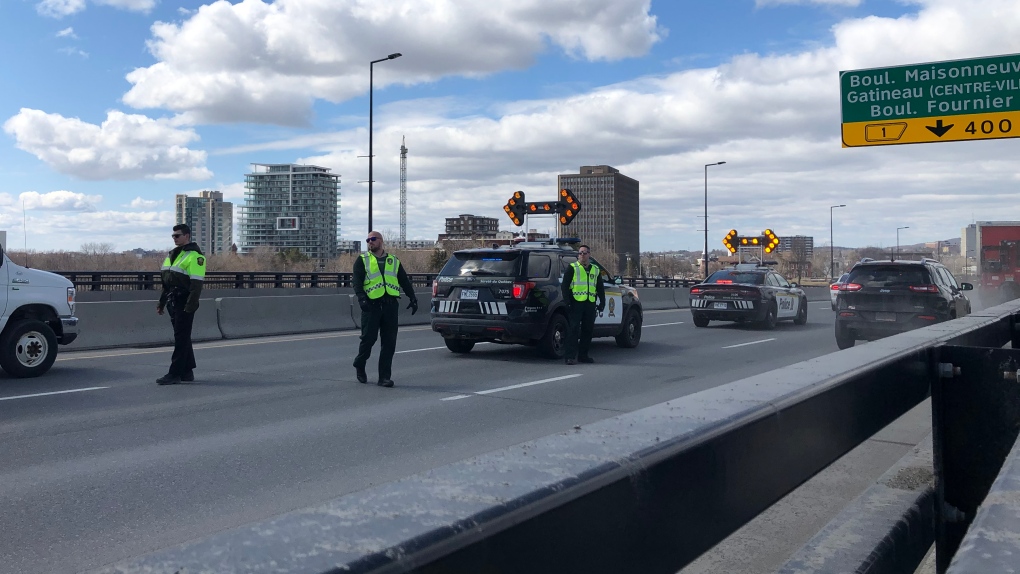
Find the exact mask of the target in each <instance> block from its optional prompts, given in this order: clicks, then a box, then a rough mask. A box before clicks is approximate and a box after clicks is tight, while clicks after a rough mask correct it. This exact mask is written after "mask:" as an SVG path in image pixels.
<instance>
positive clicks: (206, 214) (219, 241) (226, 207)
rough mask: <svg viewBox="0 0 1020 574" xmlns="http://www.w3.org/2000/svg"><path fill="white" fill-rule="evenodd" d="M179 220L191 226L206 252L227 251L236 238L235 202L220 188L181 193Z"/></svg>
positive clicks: (199, 245)
mask: <svg viewBox="0 0 1020 574" xmlns="http://www.w3.org/2000/svg"><path fill="white" fill-rule="evenodd" d="M175 203H176V212H177V219H176V221H177V223H183V224H185V225H187V226H188V227H190V228H191V240H192V241H194V242H195V243H197V244H198V247H199V249H201V250H202V252H203V253H207V254H209V255H213V254H220V253H226V252H227V251H229V250H230V245H231V244H232V243H233V242H234V204H233V203H230V202H229V201H223V193H221V192H219V191H200V192H198V197H190V196H188V195H185V194H178V195H177V199H176V202H175Z"/></svg>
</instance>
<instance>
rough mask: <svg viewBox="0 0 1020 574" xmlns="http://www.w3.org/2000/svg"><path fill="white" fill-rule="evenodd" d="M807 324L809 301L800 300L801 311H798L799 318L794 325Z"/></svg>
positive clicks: (794, 321)
mask: <svg viewBox="0 0 1020 574" xmlns="http://www.w3.org/2000/svg"><path fill="white" fill-rule="evenodd" d="M806 323H807V299H801V300H800V309H797V317H796V318H795V319H794V320H793V324H794V325H804V324H806Z"/></svg>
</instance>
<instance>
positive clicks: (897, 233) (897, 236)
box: [896, 225, 910, 255]
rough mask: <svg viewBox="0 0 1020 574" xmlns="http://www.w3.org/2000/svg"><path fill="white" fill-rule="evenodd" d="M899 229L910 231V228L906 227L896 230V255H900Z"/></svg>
mask: <svg viewBox="0 0 1020 574" xmlns="http://www.w3.org/2000/svg"><path fill="white" fill-rule="evenodd" d="M901 229H910V226H909V225H908V226H907V227H897V228H896V255H899V254H900V230H901Z"/></svg>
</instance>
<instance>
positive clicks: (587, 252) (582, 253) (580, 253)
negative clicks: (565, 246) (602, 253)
mask: <svg viewBox="0 0 1020 574" xmlns="http://www.w3.org/2000/svg"><path fill="white" fill-rule="evenodd" d="M577 254H578V255H591V251H578V252H577Z"/></svg>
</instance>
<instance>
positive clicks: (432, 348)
mask: <svg viewBox="0 0 1020 574" xmlns="http://www.w3.org/2000/svg"><path fill="white" fill-rule="evenodd" d="M491 344H492V343H489V342H487V341H482V342H480V343H475V346H476V347H477V346H478V345H491ZM445 348H446V345H443V346H442V347H425V348H424V349H407V350H404V351H397V352H395V353H394V354H395V355H399V354H400V353H417V352H418V351H437V350H440V349H445Z"/></svg>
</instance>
